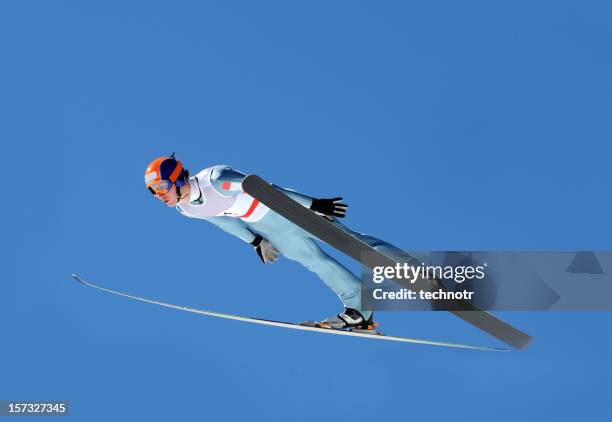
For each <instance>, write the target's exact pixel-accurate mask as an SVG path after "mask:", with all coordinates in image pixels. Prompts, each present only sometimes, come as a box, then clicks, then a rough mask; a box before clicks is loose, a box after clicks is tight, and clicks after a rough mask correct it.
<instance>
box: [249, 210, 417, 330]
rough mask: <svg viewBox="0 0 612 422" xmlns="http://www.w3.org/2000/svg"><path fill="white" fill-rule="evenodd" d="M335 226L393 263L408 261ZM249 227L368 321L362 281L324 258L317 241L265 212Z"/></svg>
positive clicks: (371, 240)
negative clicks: (314, 275) (362, 292)
mask: <svg viewBox="0 0 612 422" xmlns="http://www.w3.org/2000/svg"><path fill="white" fill-rule="evenodd" d="M334 224H335V225H336V226H338V227H340V228H341V229H342V230H344V231H346V232H348V233H350V234H351V235H353V236H355V237H357V238H358V239H360V240H362V241H363V242H365V243H367V244H368V245H370V246H372V247H373V248H375V249H376V250H378V251H380V252H383V253H385V254H386V255H388V256H389V257H391V258H393V259H396V260H398V261H400V262H402V261H404V262H405V261H406V260H407V257H406V255H405V253H404V252H403V251H402V250H401V249H399V248H398V247H396V246H393V245H392V244H390V243H387V242H385V241H383V240H381V239H378V238H376V237H373V236H370V235H366V234H363V233H358V232H355V231H353V230H351V229H349V228H348V227H346V226H344V225H343V224H342V223H340V222H339V221H337V220H336V221H335V222H334ZM248 225H249V227H250V228H251V229H253V230H254V231H256V232H258V233H259V234H261V235H262V236H263V237H265V238H266V239H268V240H269V241H270V242H272V243H273V244H274V246H276V248H277V249H278V250H279V251H280V252H281V253H282V254H283V255H285V257H286V258H288V259H290V260H293V261H296V262H299V263H300V264H302V265H303V266H305V267H306V268H307V269H309V270H310V271H312V272H314V273H315V274H317V275H318V276H319V278H321V279H322V280H323V281H324V282H325V284H326V285H327V286H328V287H329V288H330V289H332V290H333V291H334V292H335V293H336V294H337V295H338V297H340V300H341V301H342V303H343V304H344V306H346V307H349V308H354V309H357V310H360V311H361V313H362V314H363V316H364V317H365V318H366V319H367V318H369V317H370V315H371V312H369V311H362V310H361V281H360V280H359V278H358V277H357V276H355V275H354V274H353V273H352V272H350V271H349V270H348V269H347V268H346V267H344V266H343V265H342V264H340V263H339V262H338V261H336V260H335V259H333V258H332V257H330V256H329V255H327V254H326V253H325V252H324V251H323V250H322V249H321V248H320V247H319V246H318V245H317V243H316V242H315V240H319V239H318V238H316V237H315V236H313V235H312V234H310V233H308V232H307V231H305V230H303V229H301V228H300V227H298V226H297V225H295V224H293V223H292V222H290V221H289V220H287V219H286V218H284V217H282V216H280V215H278V214H276V213H275V212H273V211H270V212H268V214H267V215H266V216H265V217H264V218H263V219H262V220H260V221H258V222H255V223H248Z"/></svg>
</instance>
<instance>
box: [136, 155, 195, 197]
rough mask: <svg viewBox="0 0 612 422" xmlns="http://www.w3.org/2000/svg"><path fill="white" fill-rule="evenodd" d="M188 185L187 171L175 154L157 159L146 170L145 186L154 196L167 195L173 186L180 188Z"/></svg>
mask: <svg viewBox="0 0 612 422" xmlns="http://www.w3.org/2000/svg"><path fill="white" fill-rule="evenodd" d="M186 183H187V171H186V170H185V169H184V168H183V164H181V162H180V161H179V160H177V159H175V158H174V153H172V155H170V157H159V158H157V159H156V160H154V161H152V162H151V164H149V165H148V166H147V169H146V170H145V185H146V186H147V189H149V190H150V191H151V193H153V194H154V195H156V194H158V193H159V194H164V193H167V192H168V191H169V190H170V189H171V188H172V185H176V186H177V187H178V188H180V187H181V186H183V185H185V184H186Z"/></svg>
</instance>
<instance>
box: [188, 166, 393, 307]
mask: <svg viewBox="0 0 612 422" xmlns="http://www.w3.org/2000/svg"><path fill="white" fill-rule="evenodd" d="M244 177H245V175H244V174H242V173H240V172H239V171H236V170H233V169H232V168H230V167H228V166H225V165H218V166H213V167H209V168H206V169H204V170H202V171H200V172H199V173H198V174H196V175H195V176H192V177H190V178H189V181H188V183H189V186H190V188H191V193H190V195H189V202H187V203H181V204H179V205H177V206H176V208H177V209H178V211H179V212H181V213H182V214H183V215H185V216H187V217H192V218H200V219H204V220H206V221H209V222H211V223H213V224H214V225H216V226H217V227H219V228H220V229H222V230H224V231H226V232H228V233H230V234H233V235H234V236H236V237H239V238H240V239H242V240H243V241H245V242H247V243H251V242H253V240H254V239H255V237H256V236H257V235H259V236H262V237H263V238H265V239H267V240H268V241H269V242H271V243H272V244H273V245H274V246H275V247H276V248H277V249H278V250H279V251H280V252H281V253H282V254H283V255H284V256H285V257H287V258H288V259H290V260H293V261H297V262H299V263H300V264H302V265H303V266H305V267H306V268H308V269H309V270H310V271H312V272H314V273H315V274H317V275H318V276H319V277H320V278H321V279H322V280H323V281H324V282H325V284H326V285H327V286H328V287H329V288H331V289H332V290H333V291H334V292H335V293H336V294H337V295H338V297H340V300H341V301H342V303H343V304H344V306H345V307H347V308H353V309H357V310H359V311H360V312H361V314H362V315H363V317H364V318H365V319H368V318H369V317H370V315H371V312H368V311H363V310H361V282H360V280H359V278H358V277H357V276H355V275H354V274H353V273H352V272H351V271H349V270H348V269H347V268H346V267H344V266H343V265H342V264H340V263H339V262H338V261H336V260H335V259H333V258H332V257H330V256H329V255H327V254H326V253H325V252H324V251H323V250H322V249H321V248H320V247H319V246H318V245H317V243H316V242H315V240H319V239H317V238H316V237H315V236H314V235H312V234H310V233H309V232H307V231H305V230H303V229H302V228H300V227H299V226H297V225H295V224H294V223H292V222H291V221H289V220H287V219H286V218H284V217H283V216H281V215H279V214H277V213H276V212H274V211H272V210H271V209H269V208H268V207H267V206H265V205H264V204H262V203H260V202H259V201H258V200H257V199H255V198H253V197H252V196H250V195H249V194H247V193H246V192H244V191H243V190H242V180H243V179H244ZM275 187H276V188H277V189H279V190H280V191H281V192H283V193H285V194H286V195H288V196H289V197H291V198H292V199H294V200H295V201H297V202H299V203H300V204H302V205H303V206H305V207H307V208H309V207H310V206H311V203H312V200H313V198H312V197H309V196H306V195H302V194H300V193H298V192H295V191H292V190H288V189H283V188H280V187H278V186H275ZM334 224H336V225H338V226H339V227H341V228H342V229H343V230H346V231H348V232H349V233H350V234H352V235H354V236H356V237H358V238H359V239H361V240H363V241H365V242H366V243H368V244H370V245H371V246H373V247H375V248H376V249H383V250H397V248H395V247H394V246H392V245H390V244H388V243H386V242H384V241H381V240H379V239H376V238H374V237H371V236H368V235H364V234H361V233H356V232H353V231H351V230H350V229H348V228H347V227H345V226H344V225H342V224H341V223H340V222H338V221H337V220H336V221H334Z"/></svg>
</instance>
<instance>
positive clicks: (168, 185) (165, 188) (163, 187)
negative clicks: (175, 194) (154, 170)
mask: <svg viewBox="0 0 612 422" xmlns="http://www.w3.org/2000/svg"><path fill="white" fill-rule="evenodd" d="M147 187H148V188H149V190H150V191H151V193H153V195H163V194H165V193H168V192H170V189H172V182H171V181H170V180H165V179H161V180H158V181H157V182H155V183H151V184H150V185H148V186H147Z"/></svg>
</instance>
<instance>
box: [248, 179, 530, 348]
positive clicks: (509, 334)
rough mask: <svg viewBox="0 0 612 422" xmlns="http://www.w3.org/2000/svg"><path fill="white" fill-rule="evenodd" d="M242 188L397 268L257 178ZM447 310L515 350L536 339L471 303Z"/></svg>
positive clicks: (358, 255)
mask: <svg viewBox="0 0 612 422" xmlns="http://www.w3.org/2000/svg"><path fill="white" fill-rule="evenodd" d="M242 188H243V189H244V191H245V192H247V193H248V194H249V195H251V196H253V197H254V198H256V199H258V200H259V201H260V202H262V203H263V204H265V205H266V206H268V207H269V208H270V209H272V210H273V211H275V212H276V213H278V214H280V215H282V216H283V217H285V218H286V219H288V220H290V221H292V222H293V223H295V224H297V225H298V226H300V227H301V228H303V229H304V230H306V231H308V232H310V233H311V234H313V235H314V236H316V237H317V238H319V239H321V240H322V241H324V242H325V243H327V244H329V245H330V246H332V247H334V248H336V249H338V250H339V251H341V252H343V253H345V254H346V255H348V256H350V257H351V258H353V259H355V260H357V261H359V262H361V263H362V264H363V265H365V266H367V267H369V268H374V267H380V266H385V267H386V266H395V264H396V263H397V261H395V260H393V259H392V258H390V257H388V256H387V255H385V254H383V253H381V252H379V251H377V250H376V249H374V248H373V247H371V246H370V245H368V244H367V243H365V242H363V241H362V240H360V239H357V238H356V237H355V236H353V235H351V234H350V233H347V232H346V231H344V230H342V229H341V228H340V227H338V226H336V225H334V224H333V223H331V222H330V221H328V220H326V219H325V218H323V217H321V216H319V215H317V214H315V213H314V212H312V211H310V210H309V209H307V208H305V207H304V206H302V205H301V204H299V203H298V202H296V201H294V200H293V199H291V198H290V197H288V196H287V195H285V194H284V193H282V192H280V191H279V190H277V189H275V188H274V187H273V186H272V185H270V184H269V183H268V182H266V181H265V180H263V179H262V178H261V177H259V176H257V175H249V176H247V177H246V178H245V179H244V180H243V181H242ZM396 281H397V282H398V283H400V284H404V286H405V287H408V288H415V287H416V288H417V289H422V290H434V289H436V290H437V289H443V290H446V288H445V287H444V286H443V285H441V284H440V283H439V282H438V281H437V280H435V279H420V280H417V282H416V283H415V284H412V285H406V284H405V281H404V280H396ZM444 309H445V310H448V311H449V312H451V313H452V314H453V315H455V316H457V317H459V318H461V319H463V320H464V321H466V322H468V323H470V324H472V325H474V326H475V327H477V328H479V329H481V330H483V331H485V332H486V333H488V334H490V335H492V336H494V337H496V338H498V339H499V340H501V341H503V342H504V343H506V344H508V345H510V346H512V347H515V348H518V349H524V348H526V347H527V346H528V345H529V343H530V342H531V340H532V337H531V336H529V335H528V334H526V333H524V332H522V331H520V330H518V329H517V328H515V327H513V326H511V325H509V324H508V323H506V322H504V321H502V320H500V319H498V318H496V317H494V316H493V315H491V314H490V313H488V312H485V311H483V310H481V309H479V308H477V307H476V306H474V305H472V304H471V303H470V302H467V301H458V300H455V301H445V302H444Z"/></svg>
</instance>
